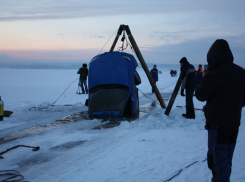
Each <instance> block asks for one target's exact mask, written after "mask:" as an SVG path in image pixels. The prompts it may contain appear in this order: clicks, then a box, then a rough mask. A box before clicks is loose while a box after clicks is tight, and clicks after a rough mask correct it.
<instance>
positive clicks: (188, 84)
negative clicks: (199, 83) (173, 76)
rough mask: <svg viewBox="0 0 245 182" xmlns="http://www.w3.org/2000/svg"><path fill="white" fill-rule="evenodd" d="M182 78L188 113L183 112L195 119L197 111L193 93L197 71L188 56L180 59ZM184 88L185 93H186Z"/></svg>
mask: <svg viewBox="0 0 245 182" xmlns="http://www.w3.org/2000/svg"><path fill="white" fill-rule="evenodd" d="M180 66H181V68H180V70H181V73H180V78H181V80H182V82H181V96H185V100H186V114H182V116H183V117H185V118H187V119H195V111H194V104H193V93H194V90H195V87H196V86H195V85H196V73H195V71H196V70H195V67H194V66H193V65H191V64H190V63H189V62H188V61H187V59H186V57H183V58H181V60H180ZM184 89H185V93H186V95H185V94H184Z"/></svg>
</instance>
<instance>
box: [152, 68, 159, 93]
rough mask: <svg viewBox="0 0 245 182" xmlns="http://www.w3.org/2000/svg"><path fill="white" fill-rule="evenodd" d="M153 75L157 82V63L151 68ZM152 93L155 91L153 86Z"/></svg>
mask: <svg viewBox="0 0 245 182" xmlns="http://www.w3.org/2000/svg"><path fill="white" fill-rule="evenodd" d="M151 76H152V78H153V80H154V82H155V83H156V82H157V81H158V69H157V65H154V66H153V68H152V69H151ZM152 93H154V90H153V88H152Z"/></svg>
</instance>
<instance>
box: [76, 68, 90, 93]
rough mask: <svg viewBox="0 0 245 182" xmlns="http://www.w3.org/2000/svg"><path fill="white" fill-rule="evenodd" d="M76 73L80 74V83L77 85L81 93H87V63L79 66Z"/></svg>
mask: <svg viewBox="0 0 245 182" xmlns="http://www.w3.org/2000/svg"><path fill="white" fill-rule="evenodd" d="M77 74H80V79H79V81H80V83H79V85H80V86H81V88H82V94H85V93H86V94H87V93H88V86H87V76H88V69H87V64H83V67H81V68H80V69H79V70H78V72H77ZM83 86H84V87H85V90H84V88H83Z"/></svg>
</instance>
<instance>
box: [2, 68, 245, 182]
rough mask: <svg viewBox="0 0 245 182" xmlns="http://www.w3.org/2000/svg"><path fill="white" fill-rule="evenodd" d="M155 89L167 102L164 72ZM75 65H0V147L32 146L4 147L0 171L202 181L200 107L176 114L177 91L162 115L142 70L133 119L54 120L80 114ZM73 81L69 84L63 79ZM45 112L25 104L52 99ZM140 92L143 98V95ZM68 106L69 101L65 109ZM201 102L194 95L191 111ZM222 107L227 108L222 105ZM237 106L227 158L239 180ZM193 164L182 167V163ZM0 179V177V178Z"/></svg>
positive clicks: (42, 179)
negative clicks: (3, 113) (104, 125)
mask: <svg viewBox="0 0 245 182" xmlns="http://www.w3.org/2000/svg"><path fill="white" fill-rule="evenodd" d="M159 70H160V71H162V72H163V73H162V74H159V81H158V82H157V86H158V89H159V91H160V93H161V94H162V97H163V99H164V101H165V103H166V104H167V103H168V101H169V98H170V96H171V93H172V91H173V89H174V86H175V84H176V82H177V77H170V74H169V70H168V69H162V70H161V69H160V68H159ZM76 72H77V70H50V69H49V70H44V69H43V70H42V69H26V70H25V69H3V68H2V69H0V96H2V100H3V101H4V103H5V105H4V107H5V108H4V109H5V110H10V111H13V112H14V113H13V114H12V115H11V116H10V117H9V118H7V117H5V118H4V120H3V121H0V139H1V140H0V152H2V151H5V150H7V149H8V148H11V147H13V146H16V145H30V146H40V150H39V151H36V152H35V151H32V150H31V149H30V148H17V149H14V150H11V151H9V152H7V153H5V154H3V155H2V156H3V157H4V159H0V170H10V169H14V170H17V171H19V172H20V173H21V174H23V175H24V176H25V180H28V181H31V182H54V181H62V182H67V181H71V182H73V181H74V182H163V181H164V180H167V179H169V178H170V177H171V176H173V175H174V174H176V172H178V171H179V170H180V169H184V170H183V171H182V172H181V173H180V174H179V175H178V176H176V177H175V178H173V179H172V180H171V181H173V182H196V181H198V182H208V181H211V172H210V170H209V169H208V167H207V164H206V161H205V162H202V161H203V160H204V159H205V158H206V152H207V131H206V130H205V129H204V125H205V118H204V115H203V112H202V111H196V119H195V120H187V119H185V118H183V117H182V116H181V114H182V113H184V112H185V108H177V107H176V106H184V105H185V98H184V97H181V96H180V95H178V96H177V98H176V101H175V103H174V105H173V108H172V111H171V113H170V115H169V116H166V115H165V114H164V111H165V110H164V109H162V108H161V107H160V106H159V105H158V104H156V105H155V106H151V103H152V100H150V99H149V98H147V97H150V98H151V99H153V100H156V101H157V98H156V96H155V95H154V94H152V93H151V86H150V84H149V81H148V79H147V77H146V75H145V73H144V71H143V70H142V69H139V70H138V72H139V74H140V76H141V79H142V84H141V85H139V86H138V88H139V89H140V90H141V91H142V92H144V93H145V95H143V93H141V92H139V97H140V105H141V107H145V108H146V111H147V113H146V114H145V115H144V116H143V117H141V118H139V119H136V120H134V121H131V122H128V121H124V122H122V123H121V124H120V125H119V126H117V127H114V128H109V129H101V130H94V129H92V128H94V127H96V126H99V125H101V120H99V119H94V120H79V121H76V122H67V123H66V122H61V123H59V122H58V121H57V122H55V121H56V120H60V119H61V118H62V117H63V116H67V115H69V114H72V113H78V112H81V111H86V110H87V107H85V106H84V103H85V99H86V98H87V95H78V94H76V91H77V80H76V79H77V78H78V75H77V74H76ZM74 80H76V81H75V82H74V83H73V84H71V83H72V82H73V81H74ZM70 84H71V86H70V87H69V88H68V89H67V91H66V92H65V93H64V95H62V97H61V98H60V99H59V100H58V101H57V102H56V103H55V106H49V107H48V108H47V109H43V110H35V109H32V110H31V111H29V109H30V108H31V107H33V106H36V107H38V106H40V105H41V106H48V105H49V104H53V103H54V101H56V99H58V97H59V96H60V95H61V94H62V93H63V91H64V90H65V89H66V88H67V87H68V86H69V85H70ZM145 96H147V97H145ZM67 104H71V105H72V106H65V105H67ZM204 104H205V103H204V102H199V101H197V100H196V98H195V97H194V105H195V108H202V107H203V105H204ZM227 107H229V106H227ZM244 114H245V111H244V109H243V113H242V120H241V127H240V131H239V135H238V140H237V146H236V149H235V153H234V158H233V169H232V175H231V181H232V182H244V181H245V173H244V171H245V165H244V163H245V152H244V151H245V142H244V139H245V127H244V120H245V118H244V117H245V115H244ZM195 161H199V162H197V163H195V164H193V165H192V166H190V167H189V168H185V167H186V166H187V165H189V164H191V163H193V162H195ZM0 180H1V179H0Z"/></svg>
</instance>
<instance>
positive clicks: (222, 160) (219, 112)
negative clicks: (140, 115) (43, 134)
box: [77, 39, 245, 182]
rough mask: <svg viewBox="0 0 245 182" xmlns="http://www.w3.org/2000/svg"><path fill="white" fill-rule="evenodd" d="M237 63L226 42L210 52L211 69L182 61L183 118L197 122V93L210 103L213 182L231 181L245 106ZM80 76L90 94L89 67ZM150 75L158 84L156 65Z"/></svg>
mask: <svg viewBox="0 0 245 182" xmlns="http://www.w3.org/2000/svg"><path fill="white" fill-rule="evenodd" d="M233 61H234V59H233V54H232V52H231V50H230V47H229V44H228V42H227V41H226V40H223V39H218V40H216V41H215V42H214V43H213V44H212V46H211V47H210V49H209V51H208V53H207V63H208V69H207V70H205V71H204V70H203V69H202V65H199V66H198V69H197V70H196V69H195V68H194V66H193V65H191V64H190V63H189V62H188V60H187V58H186V57H183V58H182V59H181V60H180V66H181V68H180V70H181V73H180V78H181V81H182V82H181V93H180V94H181V96H185V98H186V113H185V114H182V116H183V117H185V118H187V119H195V111H194V104H193V96H194V93H195V96H196V98H197V99H198V100H199V101H206V105H205V106H204V115H205V118H206V125H205V129H207V130H208V152H207V162H208V167H209V169H210V170H211V171H212V174H213V177H212V182H229V181H230V174H231V166H232V157H233V153H234V149H235V146H236V140H237V135H238V131H239V126H240V120H241V111H242V107H244V106H245V70H244V69H243V68H241V67H240V66H238V65H236V64H234V63H233ZM77 73H78V74H80V84H79V85H80V86H81V88H82V91H83V93H85V94H87V93H88V89H87V83H86V80H87V76H88V69H87V64H83V67H82V68H80V69H79V71H78V72H77ZM150 73H151V75H152V78H153V80H154V82H155V83H156V82H157V81H158V70H157V68H156V65H154V67H153V69H152V70H151V71H150ZM83 86H85V89H84V88H83ZM184 92H185V93H184ZM152 93H154V90H153V89H152Z"/></svg>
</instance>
